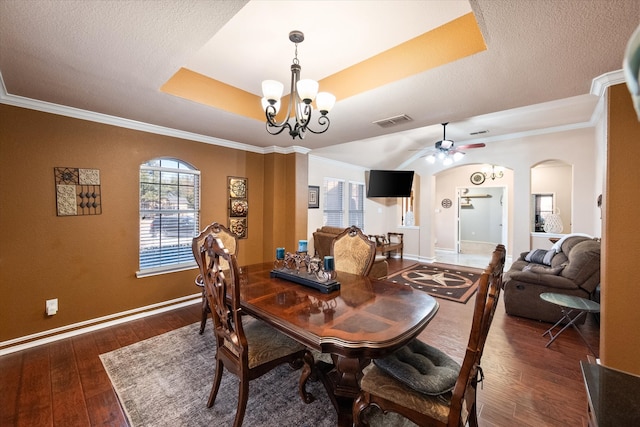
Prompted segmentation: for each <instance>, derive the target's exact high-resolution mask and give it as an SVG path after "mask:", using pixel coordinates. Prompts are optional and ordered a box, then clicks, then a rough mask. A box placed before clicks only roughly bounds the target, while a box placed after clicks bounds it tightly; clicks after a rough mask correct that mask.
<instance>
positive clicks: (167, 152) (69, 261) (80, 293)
mask: <svg viewBox="0 0 640 427" xmlns="http://www.w3.org/2000/svg"><path fill="white" fill-rule="evenodd" d="M296 156H298V155H296V154H288V155H262V154H257V153H249V152H245V151H240V150H234V149H230V148H224V147H219V146H214V145H210V144H204V143H200V142H193V141H188V140H182V139H178V138H173V137H167V136H162V135H156V134H151V133H146V132H141V131H135V130H129V129H124V128H119V127H115V126H109V125H104V124H99V123H94V122H90V121H84V120H78V119H73V118H68V117H63V116H58V115H53V114H48V113H42V112H38V111H33V110H28V109H23V108H17V107H11V106H7V105H0V162H1V165H2V166H1V167H0V189H1V190H0V236H2V237H1V239H0V295H1V297H0V342H2V341H6V340H9V339H13V338H17V337H21V336H25V335H29V334H33V333H36V332H41V331H47V330H50V329H53V328H57V327H60V326H64V325H69V324H74V323H77V322H81V321H85V320H90V319H95V318H97V317H101V316H105V315H110V314H114V313H120V312H123V311H125V310H130V309H135V308H139V307H144V306H147V305H150V304H154V303H159V302H163V301H168V300H171V299H174V298H179V297H182V296H187V295H193V294H197V293H198V289H197V288H196V287H195V286H194V284H193V279H194V276H195V274H196V271H195V269H194V270H188V271H183V272H176V273H170V274H162V275H156V276H151V277H146V278H141V279H138V278H136V277H135V273H136V271H137V270H138V231H137V230H138V196H139V190H138V171H139V166H140V164H141V163H143V162H145V161H147V160H149V159H152V158H156V157H175V158H179V159H181V160H183V161H186V162H188V163H190V164H192V165H193V166H195V167H196V168H197V169H199V170H200V171H201V189H202V190H201V216H200V218H201V224H202V225H203V227H204V225H206V224H208V223H211V222H213V221H219V222H222V223H225V224H226V222H227V203H226V197H227V191H226V182H227V178H226V177H227V176H243V177H247V178H248V195H249V225H248V239H243V240H240V242H239V250H240V252H239V261H240V263H241V264H251V263H256V262H262V261H265V260H269V259H273V250H272V248H273V247H274V246H273V245H272V244H269V245H265V244H263V232H264V231H265V230H264V228H265V226H264V224H274V223H276V222H277V221H274V218H282V219H283V220H282V221H279V222H278V224H280V225H279V227H286V222H285V218H287V217H289V218H291V217H295V216H296V212H287V211H286V210H284V211H282V212H278V215H277V216H274V215H273V213H272V212H269V211H267V210H266V209H272V208H273V206H279V207H280V206H285V207H286V206H287V205H286V204H285V203H283V201H284V199H285V196H286V191H289V190H290V189H288V188H285V190H281V191H280V192H279V193H278V194H273V193H272V191H273V190H272V189H265V186H264V184H265V182H274V179H273V176H271V175H272V174H274V173H275V169H274V168H271V167H269V168H265V163H266V164H269V162H268V161H266V159H269V158H276V157H277V158H279V159H280V161H284V162H287V163H291V164H293V165H295V162H296V161H297V157H296ZM304 157H306V156H304ZM54 167H78V168H89V169H99V170H100V179H101V185H102V188H101V190H102V214H101V215H94V216H73V217H58V216H57V215H56V200H55V184H54V175H53V168H54ZM265 169H266V170H265ZM292 185H293V184H292ZM304 189H305V191H306V182H305V183H304ZM265 190H266V191H265ZM265 195H266V197H267V198H268V199H269V203H265ZM297 213H298V214H300V212H297ZM304 214H305V230H306V211H305V212H304ZM269 227H271V228H273V227H274V226H273V225H270V226H269ZM267 249H269V250H267ZM51 298H58V300H59V311H58V314H56V315H55V316H51V317H47V316H45V314H44V308H45V300H46V299H51Z"/></svg>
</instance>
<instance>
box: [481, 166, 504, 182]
mask: <svg viewBox="0 0 640 427" xmlns="http://www.w3.org/2000/svg"><path fill="white" fill-rule="evenodd" d="M482 174H483V175H484V177H485V178H491V179H492V180H495V179H496V178H502V177H503V176H504V168H503V167H502V166H494V165H491V167H489V166H485V167H483V168H482Z"/></svg>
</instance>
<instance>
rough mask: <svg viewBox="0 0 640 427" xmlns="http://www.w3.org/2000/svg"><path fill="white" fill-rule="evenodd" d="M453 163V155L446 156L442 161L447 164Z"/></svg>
mask: <svg viewBox="0 0 640 427" xmlns="http://www.w3.org/2000/svg"><path fill="white" fill-rule="evenodd" d="M451 163H453V159H451V157H449V156H447V157H445V159H444V160H443V161H442V164H443V165H445V166H449V165H450V164H451Z"/></svg>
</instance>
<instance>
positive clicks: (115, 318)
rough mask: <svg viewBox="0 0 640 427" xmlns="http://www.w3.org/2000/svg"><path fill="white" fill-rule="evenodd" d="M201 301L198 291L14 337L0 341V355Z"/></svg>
mask: <svg viewBox="0 0 640 427" xmlns="http://www.w3.org/2000/svg"><path fill="white" fill-rule="evenodd" d="M201 302H202V294H201V293H198V294H193V295H188V296H184V297H180V298H176V299H173V300H169V301H164V302H161V303H157V304H151V305H147V306H145V307H139V308H134V309H132V310H127V311H123V312H121V313H114V314H110V315H108V316H103V317H98V318H96V319H91V320H86V321H83V322H78V323H74V324H71V325H66V326H61V327H59V328H55V329H49V330H47V331H42V332H38V333H35V334H31V335H26V336H24V337H19V338H14V339H11V340H8V341H3V342H0V356H3V355H5V354H9V353H14V352H16V351H20V350H26V349H28V348H31V347H36V346H39V345H43V344H48V343H51V342H55V341H59V340H62V339H65V338H70V337H74V336H76V335H80V334H85V333H87V332H93V331H97V330H99V329H103V328H108V327H109V326H114V325H119V324H122V323H126V322H130V321H132V320H136V319H141V318H143V317H148V316H153V315H154V314H159V313H163V312H165V311H171V310H175V309H177V308H181V307H186V306H188V305H192V304H200V303H201Z"/></svg>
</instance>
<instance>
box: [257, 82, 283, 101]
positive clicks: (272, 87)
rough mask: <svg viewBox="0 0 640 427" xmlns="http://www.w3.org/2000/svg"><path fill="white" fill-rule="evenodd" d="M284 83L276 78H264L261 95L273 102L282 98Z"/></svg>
mask: <svg viewBox="0 0 640 427" xmlns="http://www.w3.org/2000/svg"><path fill="white" fill-rule="evenodd" d="M283 91H284V85H283V84H282V83H280V82H279V81H276V80H264V81H263V82H262V96H263V97H265V98H266V99H267V100H268V101H269V102H270V103H272V104H275V103H276V102H277V101H280V98H282V92H283Z"/></svg>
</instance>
